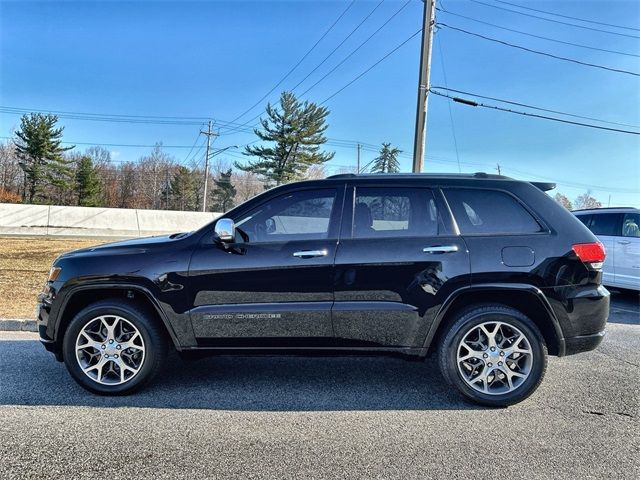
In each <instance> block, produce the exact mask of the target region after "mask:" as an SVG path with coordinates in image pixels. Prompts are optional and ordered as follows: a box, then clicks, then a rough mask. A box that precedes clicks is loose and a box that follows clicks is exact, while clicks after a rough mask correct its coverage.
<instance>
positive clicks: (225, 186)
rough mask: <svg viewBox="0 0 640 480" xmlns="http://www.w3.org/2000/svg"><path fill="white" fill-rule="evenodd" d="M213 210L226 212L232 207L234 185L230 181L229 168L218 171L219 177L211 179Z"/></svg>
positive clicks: (234, 194)
mask: <svg viewBox="0 0 640 480" xmlns="http://www.w3.org/2000/svg"><path fill="white" fill-rule="evenodd" d="M213 182H214V183H215V188H214V189H213V204H212V206H211V210H212V211H213V212H220V211H221V212H222V213H224V212H226V211H227V210H229V209H230V208H231V207H233V200H234V198H235V196H236V187H234V186H233V184H232V183H231V169H229V170H227V171H226V172H221V173H220V178H219V179H217V180H214V181H213Z"/></svg>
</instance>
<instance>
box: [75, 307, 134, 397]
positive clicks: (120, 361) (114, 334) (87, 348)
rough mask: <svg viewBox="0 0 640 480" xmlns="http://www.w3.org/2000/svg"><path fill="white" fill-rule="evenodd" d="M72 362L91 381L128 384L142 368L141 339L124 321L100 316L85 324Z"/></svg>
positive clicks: (125, 320) (124, 319)
mask: <svg viewBox="0 0 640 480" xmlns="http://www.w3.org/2000/svg"><path fill="white" fill-rule="evenodd" d="M76 359H77V361H78V365H80V368H81V369H82V371H83V372H84V374H85V375H86V376H87V377H89V378H90V379H91V380H93V381H94V382H97V383H99V384H102V385H121V384H123V383H127V382H129V381H131V379H133V378H134V377H135V376H136V375H137V374H138V372H139V371H140V369H141V368H142V365H143V364H144V360H145V345H144V340H143V338H142V335H141V334H140V331H139V330H138V329H137V328H136V327H135V326H134V325H133V323H131V322H130V321H129V320H127V319H126V318H123V317H120V316H117V315H103V316H100V317H96V318H94V319H92V320H90V321H89V322H87V323H86V324H85V326H84V327H83V328H82V330H80V333H78V337H77V338H76Z"/></svg>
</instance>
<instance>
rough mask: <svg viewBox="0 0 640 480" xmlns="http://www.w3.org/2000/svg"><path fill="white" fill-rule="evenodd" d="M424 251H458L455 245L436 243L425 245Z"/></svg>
mask: <svg viewBox="0 0 640 480" xmlns="http://www.w3.org/2000/svg"><path fill="white" fill-rule="evenodd" d="M422 251H423V252H424V253H453V252H457V251H458V246H457V245H438V246H437V247H425V248H423V249H422Z"/></svg>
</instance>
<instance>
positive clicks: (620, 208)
mask: <svg viewBox="0 0 640 480" xmlns="http://www.w3.org/2000/svg"><path fill="white" fill-rule="evenodd" d="M591 210H638V209H637V208H636V207H594V208H578V209H576V210H571V211H572V212H587V211H591Z"/></svg>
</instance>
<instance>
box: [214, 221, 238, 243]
mask: <svg viewBox="0 0 640 480" xmlns="http://www.w3.org/2000/svg"><path fill="white" fill-rule="evenodd" d="M214 231H215V234H216V236H217V237H218V239H219V240H220V241H221V242H233V241H234V239H235V238H236V226H235V224H234V223H233V220H231V219H230V218H221V219H220V220H218V221H217V222H216V226H215V229H214Z"/></svg>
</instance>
